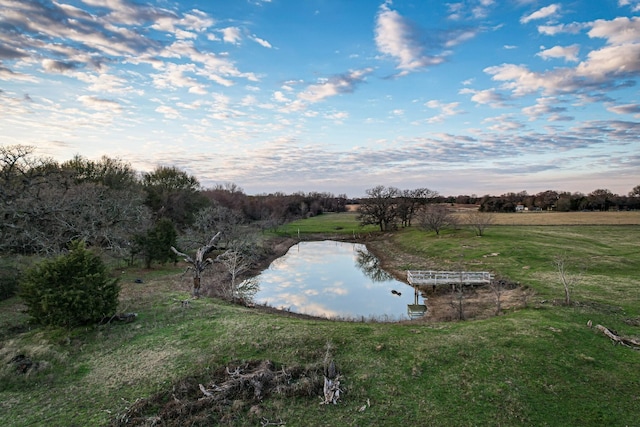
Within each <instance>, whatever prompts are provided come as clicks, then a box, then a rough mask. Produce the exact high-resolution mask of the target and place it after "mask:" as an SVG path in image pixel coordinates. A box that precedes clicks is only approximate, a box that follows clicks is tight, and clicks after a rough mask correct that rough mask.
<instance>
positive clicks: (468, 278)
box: [407, 270, 493, 286]
mask: <svg viewBox="0 0 640 427" xmlns="http://www.w3.org/2000/svg"><path fill="white" fill-rule="evenodd" d="M407 280H408V281H409V284H411V285H414V286H415V285H434V286H435V285H454V284H459V283H461V284H463V285H485V284H486V285H488V284H490V283H491V280H493V275H492V274H491V273H489V272H487V271H439V270H408V271H407Z"/></svg>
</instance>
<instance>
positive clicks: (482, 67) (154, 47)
mask: <svg viewBox="0 0 640 427" xmlns="http://www.w3.org/2000/svg"><path fill="white" fill-rule="evenodd" d="M639 76H640V0H576V1H556V2H552V1H538V0H509V1H501V0H463V1H455V0H452V1H451V2H440V1H428V0H420V1H418V0H415V1H408V0H395V1H369V0H358V1H355V0H354V1H342V0H233V1H222V0H201V1H180V2H174V1H164V0H163V1H154V0H152V1H147V2H142V1H128V0H60V1H53V2H49V1H44V0H39V1H36V0H0V134H1V135H2V139H0V144H2V145H13V144H27V145H33V146H36V147H37V151H36V152H37V154H39V155H42V156H47V157H52V158H54V159H56V160H60V161H64V160H68V159H70V158H71V157H72V156H74V155H75V154H81V155H83V156H85V157H87V158H90V159H98V158H99V157H100V156H102V155H108V156H110V157H118V158H121V159H123V160H125V161H128V162H130V163H131V164H132V166H133V167H134V168H136V169H138V170H140V171H150V170H152V169H153V168H155V167H156V166H158V165H175V166H177V167H180V168H182V169H184V170H187V171H188V172H189V173H191V174H194V175H195V176H196V177H198V179H199V180H200V182H201V183H202V184H203V185H205V186H213V185H215V184H218V183H228V182H233V183H235V184H237V185H238V186H240V187H242V188H243V189H244V190H245V192H247V193H248V194H256V193H263V192H274V191H283V192H287V193H290V192H296V191H305V192H308V191H328V192H332V193H334V194H341V193H345V194H347V195H349V196H353V197H357V196H361V195H363V194H364V190H365V189H367V188H371V187H373V186H375V185H386V186H396V187H399V188H401V189H405V188H406V189H411V188H417V187H428V188H430V189H432V190H436V191H438V192H439V193H440V194H443V195H457V194H478V195H482V194H495V195H498V194H502V193H505V192H511V191H513V192H519V191H527V192H529V193H531V194H533V193H537V192H539V191H544V190H548V189H553V190H562V191H571V192H575V191H580V192H584V193H588V192H591V191H593V190H595V189H601V188H605V189H609V190H611V191H612V192H614V193H617V194H626V193H628V192H629V191H630V190H631V189H632V188H633V187H635V186H636V185H638V184H640V173H639V172H640V142H639V135H640V96H639V92H638V90H639V89H638V85H637V83H638V77H639Z"/></svg>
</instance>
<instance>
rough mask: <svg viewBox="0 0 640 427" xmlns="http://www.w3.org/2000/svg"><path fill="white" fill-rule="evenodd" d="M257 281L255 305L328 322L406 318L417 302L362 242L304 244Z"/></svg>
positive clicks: (279, 259)
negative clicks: (334, 319) (340, 319)
mask: <svg viewBox="0 0 640 427" xmlns="http://www.w3.org/2000/svg"><path fill="white" fill-rule="evenodd" d="M257 280H258V282H259V286H260V289H259V291H258V292H257V293H256V295H255V297H254V301H255V302H256V303H259V304H268V305H270V306H272V307H275V308H282V309H287V310H290V311H293V312H296V313H304V314H311V315H314V316H323V317H329V318H349V319H362V318H365V319H367V320H368V319H372V318H373V319H376V320H380V321H394V320H401V319H408V315H407V304H412V303H413V300H414V292H413V289H412V288H411V287H410V286H408V285H407V284H405V283H402V282H399V281H397V280H395V279H394V278H393V277H391V276H390V275H389V274H388V273H386V272H385V271H384V270H382V269H380V268H379V262H378V259H377V258H375V257H374V256H373V255H371V254H370V253H369V252H368V251H367V248H366V246H365V245H362V244H358V243H345V242H335V241H330V240H325V241H321V242H300V243H298V244H297V245H295V246H293V247H291V249H289V251H288V252H287V253H286V254H285V255H284V256H282V257H280V258H278V259H277V260H275V261H274V262H273V263H272V264H271V265H270V266H269V268H268V269H267V270H265V271H263V272H262V273H261V274H260V275H259V276H258V278H257ZM392 291H397V292H399V293H400V294H401V295H397V294H395V293H392Z"/></svg>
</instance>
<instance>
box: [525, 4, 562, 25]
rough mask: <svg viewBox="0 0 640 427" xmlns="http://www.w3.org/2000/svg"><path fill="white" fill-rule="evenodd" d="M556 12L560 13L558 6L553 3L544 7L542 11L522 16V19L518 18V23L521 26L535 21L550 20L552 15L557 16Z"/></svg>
mask: <svg viewBox="0 0 640 427" xmlns="http://www.w3.org/2000/svg"><path fill="white" fill-rule="evenodd" d="M558 12H560V5H559V4H557V3H554V4H551V5H549V6H545V7H543V8H542V9H538V10H536V11H535V12H533V13H531V14H529V15H526V16H523V17H522V18H520V22H521V23H523V24H526V23H528V22H530V21H533V20H535V19H545V18H550V17H553V16H554V15H557V14H558Z"/></svg>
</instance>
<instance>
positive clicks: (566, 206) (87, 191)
mask: <svg viewBox="0 0 640 427" xmlns="http://www.w3.org/2000/svg"><path fill="white" fill-rule="evenodd" d="M34 150H35V148H34V147H31V146H24V145H15V146H0V253H19V254H27V255H28V254H45V255H46V254H56V253H59V252H61V251H63V250H64V249H65V248H67V246H68V244H69V243H70V242H72V241H75V240H82V241H84V242H86V244H87V245H88V246H90V247H100V248H104V249H106V250H108V251H110V252H111V253H113V254H116V255H117V256H119V257H122V258H124V259H128V260H129V261H130V262H135V261H136V260H144V262H145V264H146V265H147V266H148V265H150V264H151V263H152V262H156V261H157V262H168V261H171V260H175V254H173V253H172V252H170V251H169V250H168V248H169V247H171V246H179V247H180V249H182V250H189V249H191V248H194V247H197V245H200V244H202V242H206V241H208V239H210V237H211V235H212V234H213V233H215V232H217V231H222V235H223V237H222V238H221V244H222V245H230V244H231V243H232V242H233V241H234V239H237V238H238V236H239V235H241V234H242V233H245V232H246V230H247V228H252V229H258V230H263V231H264V230H268V229H270V230H277V229H278V227H280V226H281V225H282V224H284V223H286V222H288V221H291V220H294V219H298V218H303V217H308V216H314V215H319V214H322V213H324V212H342V211H345V210H346V209H347V205H348V204H350V203H359V215H360V218H361V222H362V223H363V224H366V223H370V224H376V225H377V226H379V228H380V230H382V231H386V230H389V229H392V228H394V227H397V226H398V225H400V226H403V227H406V226H411V224H412V221H414V220H415V218H417V215H418V212H421V215H420V221H421V222H422V223H424V222H425V221H427V222H431V223H434V224H435V226H436V227H437V226H438V221H440V220H442V218H441V216H442V215H436V212H435V208H430V211H431V212H430V215H427V216H426V217H425V215H426V214H425V212H426V211H427V210H425V209H424V207H425V206H427V205H429V206H431V205H437V204H454V203H459V204H474V205H477V206H479V211H480V212H514V211H516V209H518V206H521V207H523V208H524V207H526V208H527V209H529V210H556V211H575V210H612V209H616V210H626V209H638V208H640V185H639V186H636V187H635V188H634V189H632V190H631V191H630V192H629V194H628V195H626V196H620V195H615V194H613V193H611V192H610V191H609V190H602V189H599V190H595V191H593V192H591V193H589V194H586V195H585V194H581V193H569V192H558V191H551V190H549V191H544V192H541V193H538V194H535V195H530V194H528V193H527V192H524V191H523V192H519V193H506V194H503V195H500V196H490V195H485V196H481V197H478V196H475V195H472V196H463V195H459V196H442V195H439V194H438V193H437V192H436V191H434V190H431V189H428V188H417V189H412V190H401V189H398V188H395V187H385V186H382V185H380V186H376V187H373V188H371V189H368V190H367V191H366V196H365V197H363V198H360V199H356V200H354V199H351V200H350V199H349V198H348V197H347V196H346V195H345V194H341V195H338V196H335V195H334V194H331V193H323V192H310V193H303V192H298V193H294V194H285V193H278V192H276V193H269V194H258V195H247V194H245V192H244V191H243V190H242V188H240V187H238V186H237V185H235V184H233V183H226V184H218V185H216V186H214V187H211V188H204V187H203V186H202V185H201V184H200V182H199V181H198V179H197V178H196V177H195V176H193V175H190V174H189V173H187V172H185V171H183V170H181V169H179V168H177V167H175V166H158V167H156V168H155V169H154V170H152V171H150V172H139V171H136V170H134V169H133V168H132V167H131V165H130V164H129V163H127V162H125V161H122V160H121V159H117V158H110V157H107V156H104V157H102V158H101V159H99V160H89V159H86V158H84V157H82V156H79V155H78V156H75V157H73V158H72V159H70V160H68V161H65V162H57V161H54V160H52V159H49V158H44V157H39V156H36V155H35V154H34ZM429 217H431V219H429ZM445 219H446V218H445ZM178 240H180V241H179V242H177V241H178ZM178 243H179V244H178Z"/></svg>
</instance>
